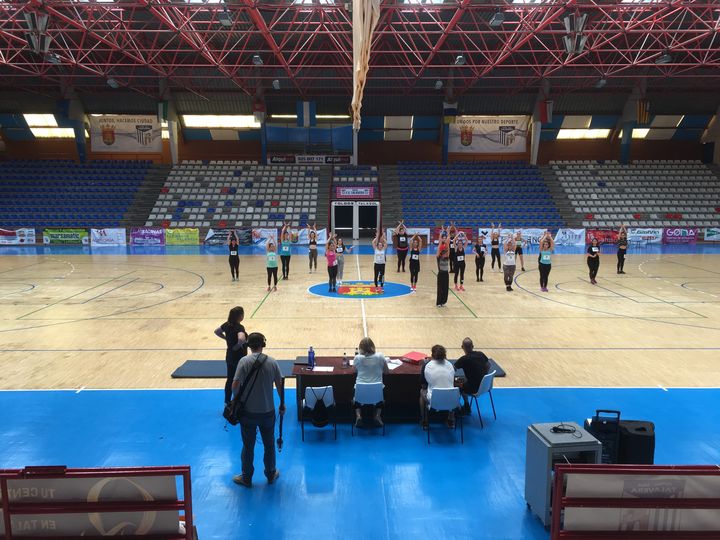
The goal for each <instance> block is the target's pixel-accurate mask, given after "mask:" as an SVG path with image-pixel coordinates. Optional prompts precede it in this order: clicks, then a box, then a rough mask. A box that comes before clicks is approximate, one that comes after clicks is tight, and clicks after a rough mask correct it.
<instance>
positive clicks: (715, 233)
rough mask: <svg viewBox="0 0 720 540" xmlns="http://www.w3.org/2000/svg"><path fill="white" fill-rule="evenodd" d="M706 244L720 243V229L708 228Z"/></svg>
mask: <svg viewBox="0 0 720 540" xmlns="http://www.w3.org/2000/svg"><path fill="white" fill-rule="evenodd" d="M704 238H705V241H706V242H720V227H708V228H707V229H705V236H704Z"/></svg>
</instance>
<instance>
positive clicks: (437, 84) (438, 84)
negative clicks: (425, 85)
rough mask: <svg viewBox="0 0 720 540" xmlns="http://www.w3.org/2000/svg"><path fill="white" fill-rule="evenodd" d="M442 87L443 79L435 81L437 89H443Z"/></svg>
mask: <svg viewBox="0 0 720 540" xmlns="http://www.w3.org/2000/svg"><path fill="white" fill-rule="evenodd" d="M442 87H443V82H442V81H440V80H438V81H435V90H441V89H442Z"/></svg>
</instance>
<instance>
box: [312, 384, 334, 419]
mask: <svg viewBox="0 0 720 540" xmlns="http://www.w3.org/2000/svg"><path fill="white" fill-rule="evenodd" d="M325 392H327V388H326V389H325V390H323V393H322V396H317V395H316V396H315V408H314V409H313V411H312V418H311V420H310V421H311V422H312V425H313V426H315V427H325V426H327V425H328V424H329V423H330V414H329V413H328V410H327V406H326V405H325V399H324V398H325ZM313 394H315V391H314V390H313Z"/></svg>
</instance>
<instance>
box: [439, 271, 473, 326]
mask: <svg viewBox="0 0 720 540" xmlns="http://www.w3.org/2000/svg"><path fill="white" fill-rule="evenodd" d="M431 272H432V273H433V274H434V275H435V277H437V272H435V270H431ZM448 292H451V293H452V295H453V296H454V297H455V298H457V299H458V300H459V301H460V303H461V304H462V305H463V306H465V309H467V310H468V311H469V312H470V314H471V315H472V316H473V318H475V319H477V318H478V316H477V314H476V313H475V312H474V311H473V310H472V309H470V306H468V305H467V304H466V303H465V302H463V299H462V298H460V297H459V296H458V295H457V294H455V291H454V290H453V289H452V288H450V273H449V272H448Z"/></svg>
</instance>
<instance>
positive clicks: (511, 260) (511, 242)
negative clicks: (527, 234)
mask: <svg viewBox="0 0 720 540" xmlns="http://www.w3.org/2000/svg"><path fill="white" fill-rule="evenodd" d="M516 247H517V242H515V238H513V237H512V236H509V237H508V238H507V240H505V257H504V261H503V274H504V277H505V289H506V290H508V291H512V290H513V288H512V282H513V277H515V248H516Z"/></svg>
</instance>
